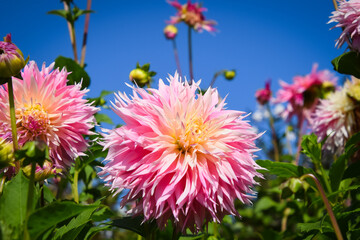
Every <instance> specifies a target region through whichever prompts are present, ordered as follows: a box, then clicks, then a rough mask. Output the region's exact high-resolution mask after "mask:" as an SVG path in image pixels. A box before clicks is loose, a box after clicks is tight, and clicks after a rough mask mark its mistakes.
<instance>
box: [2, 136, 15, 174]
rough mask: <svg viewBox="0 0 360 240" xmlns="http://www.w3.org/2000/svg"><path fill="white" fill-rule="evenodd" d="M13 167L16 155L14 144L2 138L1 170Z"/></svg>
mask: <svg viewBox="0 0 360 240" xmlns="http://www.w3.org/2000/svg"><path fill="white" fill-rule="evenodd" d="M13 165H14V155H13V147H12V144H11V143H9V142H6V141H5V140H3V139H1V138H0V169H2V168H5V167H9V166H13Z"/></svg>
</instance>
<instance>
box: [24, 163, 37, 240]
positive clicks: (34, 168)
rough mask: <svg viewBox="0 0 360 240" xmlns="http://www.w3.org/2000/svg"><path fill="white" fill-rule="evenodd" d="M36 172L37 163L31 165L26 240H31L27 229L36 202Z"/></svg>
mask: <svg viewBox="0 0 360 240" xmlns="http://www.w3.org/2000/svg"><path fill="white" fill-rule="evenodd" d="M35 170H36V163H35V162H32V163H31V174H30V181H29V188H28V198H27V203H26V220H25V229H24V230H25V231H24V239H30V235H29V231H28V228H27V225H28V221H29V217H30V214H31V212H32V208H33V205H34V203H33V200H34V182H35V181H34V179H35Z"/></svg>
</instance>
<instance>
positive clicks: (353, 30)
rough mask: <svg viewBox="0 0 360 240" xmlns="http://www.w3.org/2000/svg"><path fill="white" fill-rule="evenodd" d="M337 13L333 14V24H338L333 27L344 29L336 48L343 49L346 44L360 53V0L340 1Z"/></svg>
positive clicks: (331, 20)
mask: <svg viewBox="0 0 360 240" xmlns="http://www.w3.org/2000/svg"><path fill="white" fill-rule="evenodd" d="M338 2H339V7H338V9H337V11H334V12H332V16H330V18H331V19H330V21H329V23H331V22H336V23H337V24H336V25H335V26H334V27H333V28H335V27H339V28H342V31H343V32H342V33H341V35H340V37H339V38H338V39H337V42H336V46H338V47H341V46H342V45H343V44H344V43H345V42H347V43H348V45H349V47H350V48H352V49H353V50H355V51H358V52H359V51H360V0H350V1H346V0H339V1H338Z"/></svg>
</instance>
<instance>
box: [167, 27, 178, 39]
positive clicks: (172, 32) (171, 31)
mask: <svg viewBox="0 0 360 240" xmlns="http://www.w3.org/2000/svg"><path fill="white" fill-rule="evenodd" d="M177 33H178V29H177V27H175V26H174V25H172V24H169V25H167V26H166V27H165V28H164V34H165V37H166V38H167V39H174V38H175V37H176V35H177Z"/></svg>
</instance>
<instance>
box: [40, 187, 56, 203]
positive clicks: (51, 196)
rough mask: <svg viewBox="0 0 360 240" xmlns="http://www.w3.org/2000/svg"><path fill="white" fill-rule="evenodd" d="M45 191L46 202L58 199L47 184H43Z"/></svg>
mask: <svg viewBox="0 0 360 240" xmlns="http://www.w3.org/2000/svg"><path fill="white" fill-rule="evenodd" d="M43 191H44V199H45V201H46V202H48V203H52V202H53V201H55V200H56V199H55V196H54V194H53V193H52V192H51V190H50V189H49V188H48V187H47V186H45V185H43Z"/></svg>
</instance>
